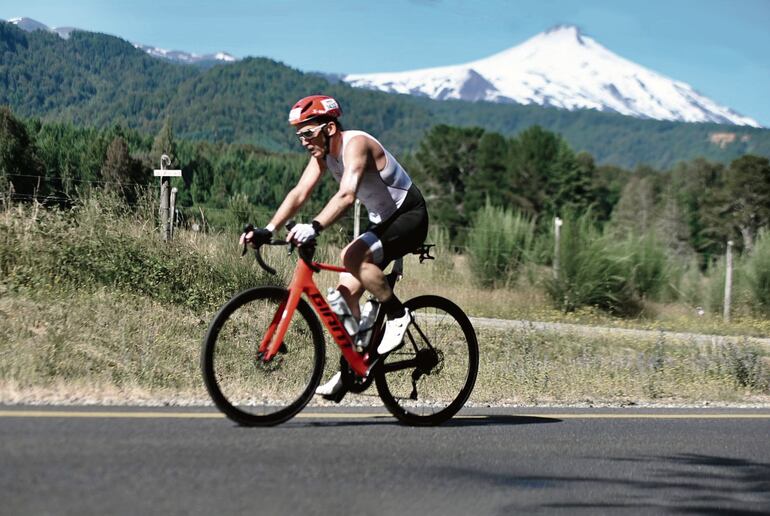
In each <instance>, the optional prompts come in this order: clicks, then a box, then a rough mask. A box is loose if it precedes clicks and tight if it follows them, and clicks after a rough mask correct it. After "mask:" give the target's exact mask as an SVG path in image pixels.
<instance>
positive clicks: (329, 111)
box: [289, 95, 342, 125]
mask: <svg viewBox="0 0 770 516" xmlns="http://www.w3.org/2000/svg"><path fill="white" fill-rule="evenodd" d="M324 115H325V116H331V117H334V118H337V117H339V116H341V115H342V108H340V104H339V102H337V101H336V100H334V99H333V98H332V97H327V96H326V95H310V96H309V97H305V98H304V99H300V100H298V101H297V103H296V104H294V106H292V108H291V111H289V123H290V124H291V125H298V124H301V123H302V122H307V121H308V120H312V119H313V118H316V117H319V116H324Z"/></svg>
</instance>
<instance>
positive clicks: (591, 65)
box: [343, 26, 759, 127]
mask: <svg viewBox="0 0 770 516" xmlns="http://www.w3.org/2000/svg"><path fill="white" fill-rule="evenodd" d="M343 80H345V81H346V82H348V83H349V84H351V85H353V86H356V87H362V88H369V89H376V90H381V91H388V92H393V93H407V94H411V95H424V96H427V97H430V98H433V99H438V100H444V99H460V100H470V101H478V100H487V101H491V102H504V103H505V102H515V103H518V104H537V105H540V106H549V107H557V108H563V109H568V110H575V109H596V110H598V111H612V112H616V113H620V114H623V115H629V116H634V117H637V118H652V119H656V120H674V121H683V122H715V123H721V124H736V125H749V126H753V127H759V123H757V121H756V120H753V119H751V118H749V117H745V116H742V115H740V114H738V113H736V112H735V111H733V110H731V109H729V108H726V107H723V106H720V105H719V104H717V103H716V102H714V101H713V100H711V99H709V98H707V97H704V96H703V95H700V94H699V93H698V92H696V91H695V90H694V89H693V88H692V87H691V86H689V85H688V84H686V83H684V82H681V81H675V80H672V79H669V78H667V77H664V76H662V75H660V74H658V73H656V72H653V71H652V70H649V69H647V68H644V67H642V66H639V65H637V64H635V63H633V62H631V61H629V60H627V59H624V58H622V57H620V56H618V55H616V54H614V53H612V52H611V51H609V50H608V49H606V48H605V47H603V46H602V45H600V44H599V43H597V42H596V41H595V40H593V39H592V38H590V37H588V36H586V35H585V34H582V33H581V32H580V30H579V29H578V28H577V27H574V26H559V27H555V28H553V29H551V30H549V31H546V32H543V33H541V34H538V35H536V36H534V37H533V38H530V39H529V40H527V41H525V42H524V43H522V44H521V45H518V46H515V47H513V48H510V49H508V50H504V51H503V52H500V53H498V54H495V55H493V56H490V57H487V58H485V59H480V60H478V61H473V62H470V63H466V64H462V65H457V66H444V67H439V68H427V69H422V70H411V71H407V72H398V73H376V74H350V75H347V76H344V77H343Z"/></svg>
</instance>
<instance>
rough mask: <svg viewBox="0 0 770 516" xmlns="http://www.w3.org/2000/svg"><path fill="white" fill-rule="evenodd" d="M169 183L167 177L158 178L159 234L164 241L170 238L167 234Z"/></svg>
mask: <svg viewBox="0 0 770 516" xmlns="http://www.w3.org/2000/svg"><path fill="white" fill-rule="evenodd" d="M169 182H170V181H169V179H168V177H161V178H160V234H161V236H162V237H163V240H164V241H168V239H169V238H170V235H169V232H168V205H169V197H170V192H169V187H168V185H169Z"/></svg>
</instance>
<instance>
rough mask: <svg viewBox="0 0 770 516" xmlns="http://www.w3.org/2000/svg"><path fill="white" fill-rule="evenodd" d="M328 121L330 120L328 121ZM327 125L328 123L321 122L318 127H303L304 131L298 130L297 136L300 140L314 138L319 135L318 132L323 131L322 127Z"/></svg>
mask: <svg viewBox="0 0 770 516" xmlns="http://www.w3.org/2000/svg"><path fill="white" fill-rule="evenodd" d="M327 123H328V122H327ZM324 127H326V124H321V125H319V126H317V127H312V128H307V129H303V130H302V131H297V133H296V134H297V138H299V139H300V140H312V139H313V138H315V137H316V136H318V133H320V132H321V129H323V128H324Z"/></svg>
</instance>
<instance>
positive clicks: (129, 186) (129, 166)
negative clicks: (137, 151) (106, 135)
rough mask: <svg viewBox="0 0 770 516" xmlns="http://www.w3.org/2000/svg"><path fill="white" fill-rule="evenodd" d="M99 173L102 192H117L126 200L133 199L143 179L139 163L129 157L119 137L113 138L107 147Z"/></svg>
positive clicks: (124, 142)
mask: <svg viewBox="0 0 770 516" xmlns="http://www.w3.org/2000/svg"><path fill="white" fill-rule="evenodd" d="M101 172H102V180H103V181H104V183H103V188H104V190H107V191H111V192H118V193H120V194H121V195H123V196H124V197H126V198H128V199H133V198H134V197H135V194H136V192H137V189H138V187H139V184H140V183H142V179H143V178H142V176H143V174H142V172H143V169H142V166H141V163H140V162H139V161H138V160H135V159H133V158H132V157H131V155H130V154H129V152H128V144H127V143H126V140H124V139H123V137H121V136H117V137H115V139H114V140H112V143H110V146H109V147H107V153H106V156H105V158H104V164H103V165H102V170H101Z"/></svg>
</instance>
